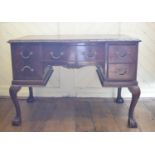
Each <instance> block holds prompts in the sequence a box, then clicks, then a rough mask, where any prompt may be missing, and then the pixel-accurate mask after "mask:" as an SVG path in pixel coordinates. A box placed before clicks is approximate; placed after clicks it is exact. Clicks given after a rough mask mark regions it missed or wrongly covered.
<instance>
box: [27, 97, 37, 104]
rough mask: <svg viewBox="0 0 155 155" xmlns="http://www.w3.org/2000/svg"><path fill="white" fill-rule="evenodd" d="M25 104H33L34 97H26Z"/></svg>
mask: <svg viewBox="0 0 155 155" xmlns="http://www.w3.org/2000/svg"><path fill="white" fill-rule="evenodd" d="M26 101H27V103H33V102H34V101H35V99H34V97H28V98H27V100H26Z"/></svg>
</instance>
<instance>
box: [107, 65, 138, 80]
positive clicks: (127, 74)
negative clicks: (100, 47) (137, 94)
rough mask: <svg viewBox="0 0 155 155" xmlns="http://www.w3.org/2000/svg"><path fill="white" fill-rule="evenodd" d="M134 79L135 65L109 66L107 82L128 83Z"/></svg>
mask: <svg viewBox="0 0 155 155" xmlns="http://www.w3.org/2000/svg"><path fill="white" fill-rule="evenodd" d="M135 79H136V65H135V64H109V65H108V80H117V81H119V80H124V81H126V80H127V81H130V80H135Z"/></svg>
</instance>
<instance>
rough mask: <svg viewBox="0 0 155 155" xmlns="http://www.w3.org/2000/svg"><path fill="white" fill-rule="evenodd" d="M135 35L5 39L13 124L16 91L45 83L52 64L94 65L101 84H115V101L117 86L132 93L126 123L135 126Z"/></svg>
mask: <svg viewBox="0 0 155 155" xmlns="http://www.w3.org/2000/svg"><path fill="white" fill-rule="evenodd" d="M139 42H140V40H139V39H133V38H130V37H127V36H121V35H119V36H115V35H83V36H80V35H75V36H50V35H49V36H48V35H47V36H26V37H22V38H19V39H13V40H9V43H10V44H11V54H12V69H13V81H12V86H11V87H10V96H11V98H12V101H13V103H14V105H15V109H16V116H15V119H14V120H13V125H20V124H21V112H20V106H19V103H18V99H17V92H18V91H19V90H20V88H21V86H28V87H29V90H30V97H29V99H28V101H33V91H32V86H35V85H39V86H41V85H43V86H44V85H46V83H47V82H48V79H49V78H50V76H51V75H52V73H53V68H52V66H63V67H67V68H80V67H84V66H96V68H97V73H98V76H99V79H100V82H101V84H102V86H107V87H118V96H117V99H116V102H117V103H123V98H122V97H121V87H128V88H129V90H130V91H131V93H132V101H131V105H130V108H129V118H128V126H129V127H131V128H135V127H137V123H136V121H135V119H134V116H133V112H134V108H135V106H136V104H137V101H138V98H139V96H140V89H139V87H138V82H137V59H138V43H139Z"/></svg>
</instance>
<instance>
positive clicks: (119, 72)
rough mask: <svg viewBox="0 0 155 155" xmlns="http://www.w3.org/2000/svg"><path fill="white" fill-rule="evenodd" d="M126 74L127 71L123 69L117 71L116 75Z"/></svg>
mask: <svg viewBox="0 0 155 155" xmlns="http://www.w3.org/2000/svg"><path fill="white" fill-rule="evenodd" d="M126 73H127V69H126V68H124V69H118V74H119V75H125V74H126Z"/></svg>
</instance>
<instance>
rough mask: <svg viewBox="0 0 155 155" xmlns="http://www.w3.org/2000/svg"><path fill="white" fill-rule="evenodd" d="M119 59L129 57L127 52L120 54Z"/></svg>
mask: <svg viewBox="0 0 155 155" xmlns="http://www.w3.org/2000/svg"><path fill="white" fill-rule="evenodd" d="M118 55H119V57H121V58H124V57H126V56H127V52H126V51H122V52H118Z"/></svg>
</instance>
